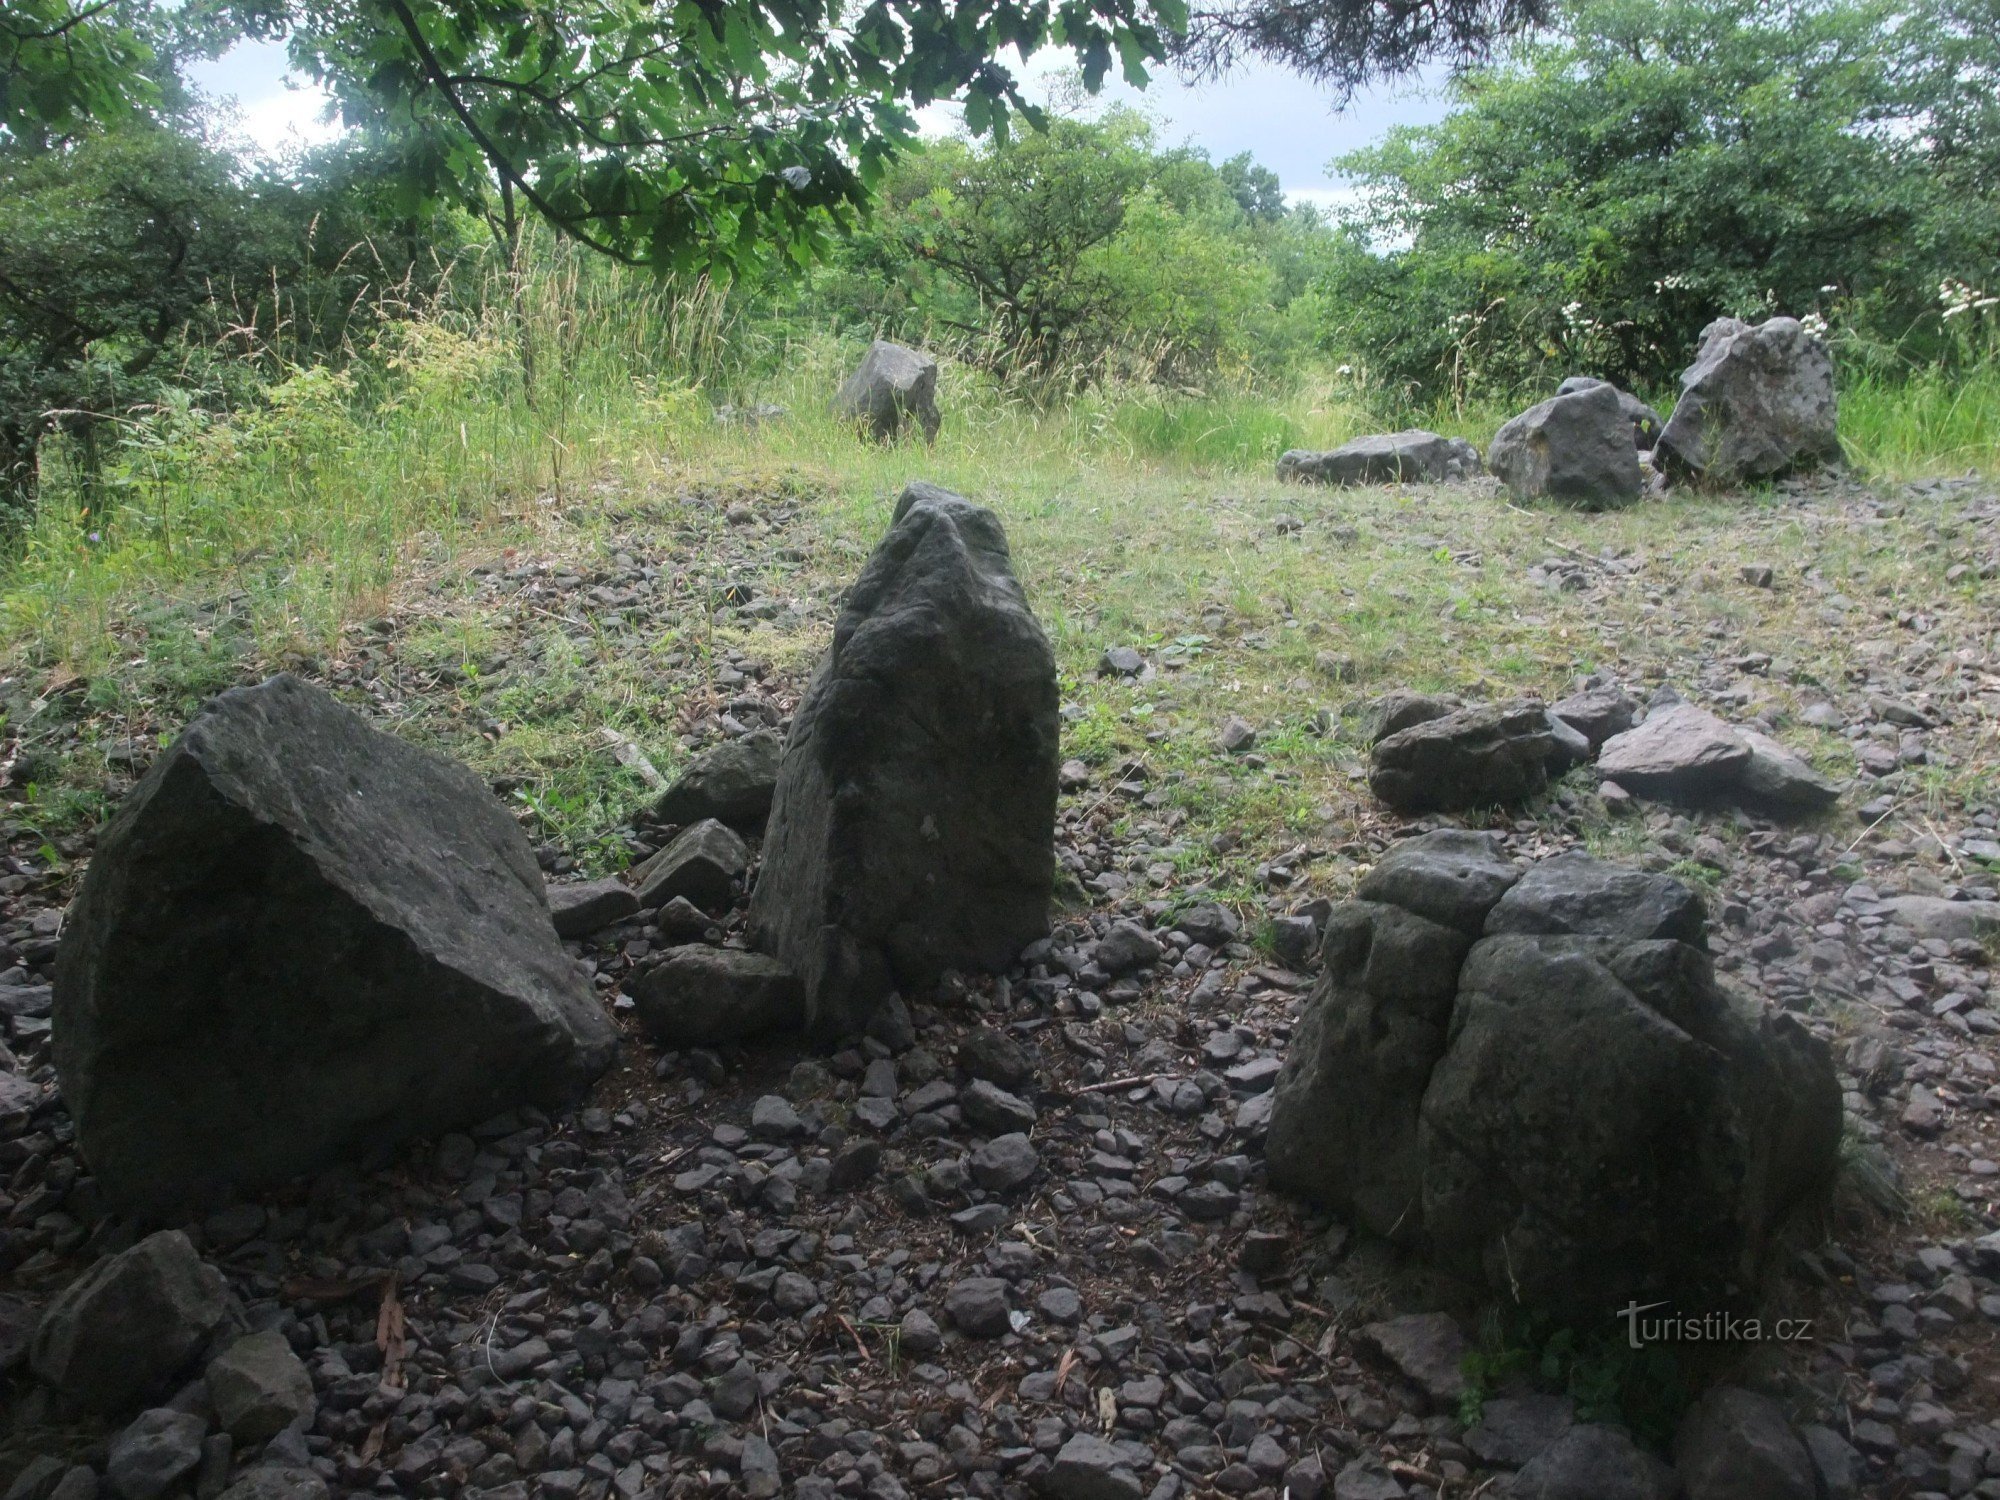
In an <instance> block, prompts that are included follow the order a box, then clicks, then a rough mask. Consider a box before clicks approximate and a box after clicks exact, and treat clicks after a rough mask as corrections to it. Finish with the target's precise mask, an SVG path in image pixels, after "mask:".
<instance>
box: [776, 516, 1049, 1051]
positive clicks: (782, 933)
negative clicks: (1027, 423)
mask: <svg viewBox="0 0 2000 1500" xmlns="http://www.w3.org/2000/svg"><path fill="white" fill-rule="evenodd" d="M1056 705H1057V694H1056V673H1055V659H1054V657H1053V656H1052V655H1051V653H1050V651H1049V644H1048V640H1047V638H1046V637H1045V636H1044V635H1043V634H1042V628H1041V626H1040V625H1039V624H1037V623H1036V620H1035V617H1034V614H1033V613H1032V612H1031V611H1030V610H1029V608H1028V602H1027V599H1026V598H1025V597H1024V596H1023V594H1022V592H1021V585H1020V583H1019V582H1018V581H1017V580H1016V579H1015V577H1014V568H1013V561H1012V559H1011V557H1010V556H1009V553H1008V550H1007V538H1006V536H1005V534H1004V533H1003V532H1002V531H1001V529H1000V523H999V521H998V520H997V519H996V518H995V517H994V515H993V513H992V512H991V511H989V510H986V509H984V508H982V507H980V506H977V505H974V504H972V503H971V502H970V501H967V500H965V499H963V498H961V497H960V496H958V495H954V494H951V493H949V492H948V491H945V490H941V489H938V488H937V487H936V486H934V485H927V484H914V485H911V486H910V487H909V488H908V489H907V490H905V491H904V492H903V495H902V498H901V499H900V500H899V501H898V502H897V505H896V514H895V521H894V524H893V525H892V526H891V527H890V530H889V534H888V535H887V536H886V537H885V538H883V540H882V543H881V545H880V546H879V547H877V548H876V549H875V554H874V556H873V557H871V558H870V559H869V560H868V563H867V566H866V567H864V568H863V569H862V572H861V576H860V578H859V579H858V580H856V582H855V585H854V588H853V590H852V592H851V593H850V594H849V596H848V601H847V605H846V608H845V609H843V610H842V611H841V615H840V618H839V620H838V621H837V622H836V623H835V625H834V631H833V645H832V647H831V649H829V650H828V652H827V654H826V657H825V659H824V660H822V661H821V663H820V665H819V668H818V670H817V671H816V672H815V673H814V676H813V680H812V683H811V685H810V686H809V687H808V688H807V689H806V695H805V699H804V701H803V702H802V703H801V704H800V705H799V710H798V714H797V716H796V717H795V718H794V719H793V722H792V730H791V734H790V737H789V738H788V739H787V741H786V744H785V758H784V763H783V766H782V767H781V769H780V771H779V773H778V791H777V796H776V799H775V801H774V802H773V804H772V807H771V820H770V824H769V827H768V829H767V831H766V834H765V841H764V862H763V867H762V870H761V872H760V873H759V875H758V877H757V885H756V890H755V893H754V895H753V897H752V900H751V903H750V931H751V936H752V938H753V940H754V941H755V942H756V943H757V944H758V945H759V946H760V947H762V948H763V949H764V950H765V951H767V952H769V953H772V954H775V955H776V956H777V957H779V958H781V959H783V960H784V961H785V962H786V963H787V964H789V965H790V966H791V967H792V969H793V970H794V971H795V972H796V973H797V974H798V975H799V977H800V979H801V981H802V982H803V983H804V985H805V990H806V1003H807V1016H808V1023H809V1025H810V1027H811V1029H812V1030H813V1031H814V1032H815V1033H816V1034H817V1035H819V1036H820V1037H822V1038H831V1037H837V1036H841V1035H846V1034H851V1033H855V1032H859V1031H861V1030H863V1029H864V1028H865V1027H866V1025H867V1023H868V1020H869V1018H870V1017H871V1016H872V1015H873V1013H874V1011H875V1009H876V1007H877V1006H879V1005H880V1004H881V1003H882V1001H883V1000H884V999H886V997H887V996H888V995H889V994H891V993H892V992H903V993H909V994H920V993H922V992H923V991H924V990H925V989H927V988H928V987H930V986H931V985H933V984H935V983H936V981H937V979H938V976H939V975H940V974H942V973H943V972H944V971H945V970H947V969H964V970H996V969H1003V968H1005V967H1006V966H1007V965H1009V964H1011V963H1012V962H1013V961H1014V959H1015V957H1016V956H1017V955H1018V954H1019V953H1020V951H1021V949H1022V947H1023V946H1025V945H1026V944H1028V943H1030V942H1032V941H1034V939H1036V938H1038V937H1041V936H1043V935H1044V934H1045V933H1046V932H1047V931H1048V925H1049V900H1050V896H1051V894H1052V889H1053V885H1054V879H1055V845H1054V840H1055V808H1056V774H1057V765H1058V758H1057V722H1056Z"/></svg>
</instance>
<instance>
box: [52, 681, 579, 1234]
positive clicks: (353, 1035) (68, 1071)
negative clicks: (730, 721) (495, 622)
mask: <svg viewBox="0 0 2000 1500" xmlns="http://www.w3.org/2000/svg"><path fill="white" fill-rule="evenodd" d="M55 1006H56V1012H55V1031H54V1042H55V1047H54V1056H55V1063H56V1070H57V1072H58V1074H59V1075H60V1077H61V1079H62V1091H63V1097H64V1100H65V1101H66V1103H67V1104H68V1106H69V1109H70V1112H71V1114H72V1115H73V1116H74V1117H75V1120H76V1127H77V1135H78V1138H79V1140H80V1142H81V1144H82V1147H83V1151H84V1154H85V1156H86V1157H88V1159H89V1161H90V1164H91V1166H92V1167H93V1169H94V1170H95V1172H96V1174H97V1182H98V1185H99V1187H100V1188H101V1189H102V1190H103V1192H104V1194H105V1195H106V1197H107V1198H109V1199H110V1200H112V1201H113V1202H115V1203H118V1204H120V1205H123V1206H125V1207H128V1208H130V1209H134V1210H139V1209H148V1208H154V1209H157V1208H161V1207H164V1206H168V1205H173V1204H179V1203H183V1202H186V1201H189V1200H191V1199H197V1198H200V1197H203V1196H206V1195H208V1194H211V1193H215V1192H219V1191H221V1190H223V1189H225V1188H227V1187H230V1186H245V1187H252V1186H262V1185H266V1184H270V1183H274V1182H278V1181H282V1180H283V1179H285V1178H287V1177H290V1176H293V1175H295V1174H297V1173H300V1172H305V1171H309V1170H311V1169H312V1168H314V1167H317V1166H321V1165H324V1164H325V1163H327V1162H331V1161H335V1160H338V1159H340V1158H341V1157H344V1156H347V1155H349V1154H352V1153H357V1152H379V1151H380V1150H382V1149H383V1147H385V1146H387V1145H389V1144H392V1143H393V1142H395V1141H397V1140H399V1139H404V1138H407V1137H410V1136H415V1135H427V1134H434V1133H437V1132H441V1131H444V1130H449V1129H452V1128H455V1127H457V1126H460V1125H464V1124H468V1123H470V1122H472V1121H475V1120H482V1119H486V1118H487V1117H489V1116H491V1115H494V1114H497V1113H499V1112H500V1111H501V1110H502V1109H506V1108H509V1107H512V1106H515V1105H519V1104H525V1103H540V1104H551V1105H553V1104H560V1103H563V1102H565V1101H567V1100H569V1099H571V1098H573V1097H574V1096H575V1095H576V1094H577V1093H578V1091H579V1090H580V1089H581V1088H582V1087H583V1086H584V1085H585V1084H587V1083H588V1082H589V1081H590V1080H591V1079H593V1078H595V1077H596V1076H597V1075H598V1074H599V1073H600V1072H602V1071H603V1069H604V1068H605V1066H606V1065H607V1064H608V1063H609V1062H610V1060H611V1056H612V1053H613V1050H614V1048H615V1045H616V1035H617V1034H616V1032H615V1030H614V1029H613V1027H612V1025H611V1022H610V1019H609V1017H607V1016H606V1015H605V1013H604V1010H603V1008H602V1007H601V1006H600V1005H599V1004H598V1003H597V1001H596V999H595V998H594V997H593V996H592V995H591V993H590V989H589V986H588V985H587V984H585V982H584V981H583V979H582V977H581V975H580V974H579V973H578V972H577V969H576V966H575V965H574V964H573V963H571V961H570V959H569V957H568V956H567V955H566V954H565V953H564V952H563V951H562V948H561V945H560V944H559V943H558V941H557V939H556V935H555V929H554V926H553V925H552V923H551V921H550V918H549V914H548V901H547V897H546V895H545V894H544V890H543V884H542V877H541V873H540V871H539V870H538V869H537V867H536V865H535V860H534V856H533V854H532V853H531V852H530V850H529V848H528V843H527V840H526V838H525V837H524V836H523V835H522V833H521V830H520V828H519V826H518V825H517V824H516V823H515V822H514V820H513V819H512V818H511V817H509V816H508V815H507V813H506V811H505V809H503V808H502V807H501V806H500V804H499V802H498V801H496V800H495V798H494V797H493V794H492V793H491V792H490V791H488V790H487V788H486V787H485V786H483V785H482V784H481V783H480V782H479V781H478V779H477V778H476V777H474V776H473V775H472V773H471V772H469V771H467V770H465V769H464V768H463V767H462V766H458V765H455V764H453V763H451V762H449V761H446V760H443V759H440V758H439V757H437V756H435V755H432V754H430V753H429V752H427V751H424V750H419V749H418V748H416V747H415V746H413V745H408V744H405V743H404V742H403V741H401V740H399V739H397V738H395V737H394V736H393V735H388V734H384V733H382V732H381V731H379V730H376V729H374V728H372V727H370V726H369V725H368V724H367V723H366V722H365V721H364V720H363V719H361V718H360V716H359V715H357V714H355V713H353V712H352V711H350V710H348V709H346V708H343V707H342V706H341V705H340V704H338V703H336V702H335V701H334V700H333V699H332V698H331V697H330V696H328V695H327V694H326V693H325V692H323V691H321V690H320V689H318V688H315V687H311V686H309V685H307V684H306V683H304V682H301V681H299V680H298V679H296V678H294V677H289V676H280V677H274V678H272V679H271V680H270V681H268V682H265V683H263V684H261V685H260V686H257V687H252V688H235V689H232V690H231V691H229V692H226V693H224V694H222V695H221V696H220V697H218V698H216V699H214V700H212V701H211V702H210V703H209V704H208V705H207V707H205V708H204V709H203V710H202V711H201V713H199V714H198V715H197V716H196V717H195V719H194V720H193V722H191V723H190V724H189V725H188V727H187V729H186V730H185V731H184V732H183V733H182V735H181V736H180V738H179V739H178V740H176V741H175V742H174V745H173V747H172V748H171V749H169V750H168V751H167V752H166V753H165V754H163V755H161V756H160V758H159V759H158V760H157V761H155V762H154V764H153V768H152V770H150V771H149V772H148V773H147V774H146V776H145V778H144V779H143V780H142V781H141V782H140V783H139V785H138V786H137V787H136V788H135V789H134V790H133V791H132V793H131V794H130V795H129V796H128V797H127V798H126V799H125V801H124V803H123V804H122V805H121V806H120V807H119V810H118V812H117V815H116V816H115V817H113V819H112V820H111V822H110V824H109V825H108V826H107V827H106V829H105V830H104V832H103V834H102V835H101V837H100V838H99V841H98V845H97V853H96V856H95V857H94V858H93V859H92V860H91V863H90V868H89V871H88V872H87V873H86V875H85V877H84V881H83V888H82V891H81V892H80V894H79V895H78V896H77V898H76V901H75V902H74V903H73V904H72V906H71V908H70V915H69V920H68V922H67V923H66V924H65V927H64V932H63V938H62V948H61V952H60V955H59V957H58V960H57V972H56V993H55Z"/></svg>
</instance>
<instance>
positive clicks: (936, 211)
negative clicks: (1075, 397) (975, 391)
mask: <svg viewBox="0 0 2000 1500" xmlns="http://www.w3.org/2000/svg"><path fill="white" fill-rule="evenodd" d="M1324 238H1325V234H1324V231H1323V230H1322V229H1321V227H1320V225H1319V223H1318V221H1317V219H1316V218H1315V217H1313V216H1311V215H1309V214H1308V215H1297V214H1293V213H1292V212H1291V211H1289V210H1287V209H1286V207H1285V205H1284V201H1283V197H1282V195H1281V193H1280V192H1279V189H1278V184H1277V178H1276V176H1275V174H1273V173H1271V172H1269V171H1267V170H1266V169H1264V168H1260V167H1258V166H1257V165H1256V164H1255V163H1254V162H1253V161H1251V160H1250V158H1249V157H1248V156H1247V155H1246V156H1241V157H1237V158H1235V159H1233V160H1231V161H1229V162H1226V163H1224V164H1223V165H1222V166H1221V167H1217V166H1215V165H1214V164H1212V163H1211V162H1210V161H1209V160H1208V158H1207V157H1206V156H1204V155H1203V154H1202V153H1200V152H1199V151H1194V150H1190V149H1187V148H1172V149H1163V148H1161V147H1160V146H1159V144H1158V143H1157V141H1156V139H1155V137H1154V133H1153V129H1152V127H1151V126H1150V125H1149V124H1148V123H1147V121H1146V120H1145V119H1144V118H1143V117H1142V116H1140V115H1138V114H1137V113H1135V112H1133V111H1131V110H1126V109H1113V110H1110V111H1108V112H1107V113H1106V114H1105V115H1104V116H1103V118H1101V119H1097V120H1088V119H1082V118H1060V119H1055V120H1052V121H1051V122H1050V123H1049V125H1048V127H1047V128H1046V129H1045V130H1041V131H1036V132H1034V133H1032V134H1029V135H1025V136H1021V137H1017V138H1015V139H1012V140H1009V141H1007V142H1004V143H1003V142H993V143H990V144H984V145H982V144H978V143H974V142H971V141H968V140H965V139H963V138H959V139H953V140H946V141H939V142H935V143H933V144H931V145H929V146H928V147H926V148H925V149H923V150H921V151H917V152H912V153H911V154H910V155H909V156H907V157H906V158H905V159H903V160H902V161H900V162H898V163H897V165H896V167H895V168H894V169H893V170H892V171H891V172H890V174H889V176H888V178H887V180H886V182H885V184H884V189H883V192H882V194H881V198H880V203H879V205H878V207H877V210H876V213H875V215H874V217H873V219H872V221H871V222H870V224H869V225H868V226H867V227H866V228H865V229H864V230H863V231H862V232H860V233H858V234H857V235H855V236H854V237H853V238H852V240H851V241H850V242H849V244H848V245H847V246H845V247H844V248H843V249H842V251H841V252H840V253H839V254H838V255H837V256H836V257H835V260H834V263H833V266H832V268H831V269H830V270H829V271H827V272H826V273H823V274H822V275H820V276H819V277H817V278H816V279H815V281H814V283H813V287H812V291H811V292H810V293H809V296H808V303H809V305H810V306H811V307H813V308H814V309H816V310H817V311H819V312H821V313H823V314H830V315H831V316H832V317H833V318H834V319H835V321H837V322H840V323H842V324H846V325H850V326H854V327H857V328H864V329H867V330H868V331H870V332H873V331H875V330H876V329H880V328H886V329H889V330H892V331H899V332H901V333H903V334H905V335H906V336H908V337H912V338H922V337H925V336H933V335H936V334H939V333H943V334H945V335H947V336H949V337H954V338H956V339H957V340H959V341H960V342H962V343H963V344H964V345H965V347H966V348H967V350H968V352H969V353H970V354H971V356H972V357H973V358H975V359H976V360H978V361H979V362H980V363H982V364H984V365H985V366H987V367H988V368H990V369H993V370H995V371H996V372H998V373H1000V374H1002V375H1003V376H1005V377H1007V378H1009V379H1012V380H1016V381H1025V382H1027V383H1029V384H1032V385H1035V386H1037V387H1039V388H1043V389H1048V390H1054V391H1069V390H1074V389H1076V388H1078V387H1081V386H1084V385H1088V384H1091V383H1093V382H1096V381H1099V380H1103V379H1106V378H1110V377H1118V376H1124V377H1131V378H1136V379H1140V380H1146V381H1154V382H1163V383H1167V384H1172V385H1186V384H1190V383H1199V382H1202V381H1205V380H1207V379H1208V378H1210V377H1212V376H1214V375H1216V374H1217V373H1220V372H1239V373H1240V372H1243V371H1246V370H1248V369H1249V368H1250V367H1251V366H1252V365H1253V364H1258V363H1263V364H1276V363H1280V362H1282V361H1283V359H1284V358H1285V356H1286V354H1287V353H1288V352H1289V350H1288V349H1287V344H1288V341H1289V343H1290V344H1291V345H1293V346H1298V345H1303V344H1304V343H1306V342H1307V340H1308V339H1309V337H1310V329H1309V328H1305V327H1301V326H1300V325H1298V323H1297V319H1296V316H1295V314H1294V313H1293V312H1292V310H1291V304H1292V302H1293V301H1294V300H1295V299H1296V298H1297V297H1299V296H1300V295H1302V294H1305V293H1306V292H1307V291H1308V290H1309V288H1310V286H1311V283H1312V281H1313V279H1314V276H1315V274H1316V267H1315V266H1312V265H1311V264H1310V262H1311V260H1312V256H1313V254H1314V251H1315V249H1316V248H1317V247H1318V244H1319V242H1320V241H1323V240H1324ZM1291 327H1298V328H1299V330H1300V331H1299V333H1298V334H1297V335H1296V336H1293V335H1292V334H1291V333H1290V332H1289V328H1291Z"/></svg>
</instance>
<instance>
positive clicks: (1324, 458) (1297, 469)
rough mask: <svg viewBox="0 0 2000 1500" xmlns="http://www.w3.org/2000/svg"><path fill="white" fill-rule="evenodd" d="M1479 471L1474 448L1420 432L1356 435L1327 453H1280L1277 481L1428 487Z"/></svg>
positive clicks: (1297, 450) (1301, 450)
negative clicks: (1424, 485) (1422, 485)
mask: <svg viewBox="0 0 2000 1500" xmlns="http://www.w3.org/2000/svg"><path fill="white" fill-rule="evenodd" d="M1478 472H1479V450H1478V449H1477V448H1475V447H1473V446H1472V444H1470V443H1468V442H1466V441H1465V439H1464V438H1447V437H1439V436H1438V435H1437V434H1436V433H1435V432H1425V431H1423V430H1422V429H1420V428H1411V429H1409V430H1407V431H1404V432H1387V433H1378V434H1375V435H1373V436H1370V437H1358V438H1355V439H1354V440H1353V441H1352V442H1349V443H1343V444H1341V445H1340V446H1339V447H1338V448H1335V449H1334V450H1333V451H1332V452H1330V453H1316V452H1313V451H1311V450H1309V449H1305V448H1291V449H1287V450H1286V451H1285V452H1284V453H1281V454H1279V455H1278V477H1279V478H1280V479H1289V480H1292V481H1294V482H1296V483H1299V484H1330V485H1334V486H1336V487H1346V486H1348V485H1356V484H1397V483H1404V484H1428V483H1438V482H1441V481H1444V480H1448V479H1470V478H1472V477H1473V476H1474V475H1475V474H1477V473H1478Z"/></svg>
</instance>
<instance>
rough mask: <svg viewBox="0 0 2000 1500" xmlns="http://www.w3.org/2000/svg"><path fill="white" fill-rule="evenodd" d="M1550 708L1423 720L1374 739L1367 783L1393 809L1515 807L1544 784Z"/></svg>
mask: <svg viewBox="0 0 2000 1500" xmlns="http://www.w3.org/2000/svg"><path fill="white" fill-rule="evenodd" d="M1555 753H1556V741H1555V737H1554V735H1553V734H1552V733H1551V732H1550V727H1549V716H1548V711H1547V710H1546V709H1545V708H1543V707H1542V705H1541V704H1540V703H1538V702H1536V701H1535V700H1533V699H1531V698H1521V699H1516V700H1514V701H1512V702H1508V703H1482V704H1476V705H1474V706H1473V707H1471V708H1461V709H1458V710H1456V711H1455V712H1452V713H1448V714H1444V715H1442V716H1441V717H1438V718H1434V719H1423V720H1420V721H1418V722H1416V723H1413V724H1411V725H1409V726H1408V727H1407V728H1404V729H1399V730H1397V731H1396V732H1395V733H1393V734H1390V735H1387V736H1385V737H1384V738H1382V739H1380V740H1378V741H1377V742H1376V744H1375V747H1374V749H1373V750H1372V751H1371V752H1370V754H1371V755H1372V757H1373V761H1374V764H1373V767H1372V769H1371V770H1370V771H1369V773H1368V786H1369V789H1370V790H1371V791H1373V792H1374V793H1375V795H1376V796H1377V797H1380V798H1381V799H1382V800H1383V801H1384V802H1386V803H1387V804H1388V805H1389V806H1391V807H1393V808H1395V809H1396V810H1397V811H1398V812H1408V813H1416V812H1450V811H1456V810H1459V809H1463V808H1468V807H1491V806H1497V805H1502V804H1506V803H1511V802H1519V801H1521V800H1522V799H1523V798H1526V797H1531V796H1533V795H1534V794H1535V793H1537V792H1539V791H1541V790H1542V789H1543V788H1544V787H1545V786H1547V785H1548V772H1549V761H1550V759H1551V757H1552V756H1554V755H1555Z"/></svg>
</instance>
